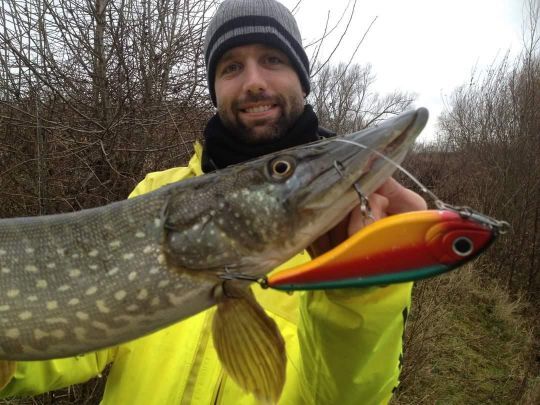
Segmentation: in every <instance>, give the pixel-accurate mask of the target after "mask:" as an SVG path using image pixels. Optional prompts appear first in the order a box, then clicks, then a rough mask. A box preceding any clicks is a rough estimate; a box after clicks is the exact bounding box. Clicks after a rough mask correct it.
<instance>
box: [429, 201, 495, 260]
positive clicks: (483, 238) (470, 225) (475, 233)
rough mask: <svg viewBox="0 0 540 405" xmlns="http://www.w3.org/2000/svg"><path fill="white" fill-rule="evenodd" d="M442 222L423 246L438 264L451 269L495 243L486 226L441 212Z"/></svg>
mask: <svg viewBox="0 0 540 405" xmlns="http://www.w3.org/2000/svg"><path fill="white" fill-rule="evenodd" d="M439 213H440V215H441V222H440V223H438V224H436V225H434V226H432V227H431V228H430V229H429V231H428V232H427V233H426V244H427V246H428V247H429V249H430V251H431V253H432V254H433V256H434V257H435V258H436V259H437V261H438V262H439V263H441V264H446V265H452V264H456V263H459V262H461V261H463V260H470V259H472V258H473V257H475V256H476V255H478V254H479V253H481V252H482V251H483V250H484V249H486V248H487V247H488V246H489V245H490V243H491V242H492V241H493V240H494V239H495V236H496V231H495V230H493V229H492V228H491V227H489V226H488V225H485V224H482V223H480V222H477V221H475V220H473V219H470V218H465V217H462V216H461V215H459V214H458V213H456V212H453V211H440V212H439Z"/></svg>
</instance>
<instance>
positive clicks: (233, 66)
mask: <svg viewBox="0 0 540 405" xmlns="http://www.w3.org/2000/svg"><path fill="white" fill-rule="evenodd" d="M239 70H240V65H239V64H238V63H230V64H228V65H227V66H224V67H223V69H221V74H223V75H226V74H230V73H235V72H238V71H239Z"/></svg>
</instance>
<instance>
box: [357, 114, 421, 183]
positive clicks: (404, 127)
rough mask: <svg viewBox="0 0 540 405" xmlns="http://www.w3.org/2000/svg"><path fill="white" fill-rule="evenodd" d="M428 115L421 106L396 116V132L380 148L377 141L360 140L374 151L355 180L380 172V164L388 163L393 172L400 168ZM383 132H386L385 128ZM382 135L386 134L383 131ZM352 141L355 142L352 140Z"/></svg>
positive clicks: (394, 123) (359, 180)
mask: <svg viewBox="0 0 540 405" xmlns="http://www.w3.org/2000/svg"><path fill="white" fill-rule="evenodd" d="M428 117H429V112H428V110H427V109H426V108H419V109H417V110H415V111H411V112H409V113H406V114H404V115H402V116H399V117H396V118H395V120H396V121H395V122H393V123H392V124H393V125H394V130H393V132H395V134H394V135H392V136H391V137H389V138H388V140H387V142H386V143H384V142H383V143H382V147H380V148H377V146H378V145H377V144H376V142H375V144H374V145H372V146H371V145H370V142H365V143H361V142H359V143H358V144H359V146H360V145H361V146H362V147H365V148H366V149H367V150H369V151H372V152H373V154H372V155H371V156H370V157H369V159H368V160H367V163H366V164H365V166H364V170H363V171H362V173H360V175H359V176H358V177H357V178H356V181H355V182H360V183H362V182H363V181H362V180H363V179H364V178H366V177H369V175H370V173H380V170H379V166H385V165H386V166H387V168H388V169H387V170H391V171H392V172H393V171H395V170H396V169H398V168H399V166H398V165H400V164H401V163H402V162H403V160H404V159H405V156H406V154H407V152H408V151H409V148H410V146H412V144H413V143H414V141H415V139H416V138H417V137H418V135H419V134H420V133H421V132H422V130H423V129H424V127H425V126H426V123H427V120H428ZM382 132H384V129H383V131H382ZM376 134H377V131H375V133H374V136H373V137H375V136H376ZM381 136H384V134H383V133H381ZM351 143H353V144H354V143H355V142H354V141H352V142H351ZM390 175H391V174H389V175H383V176H380V177H384V179H386V177H389V176H390ZM382 182H384V180H383V181H381V184H382ZM375 188H378V187H375ZM369 191H370V192H371V191H374V190H371V189H370V190H369Z"/></svg>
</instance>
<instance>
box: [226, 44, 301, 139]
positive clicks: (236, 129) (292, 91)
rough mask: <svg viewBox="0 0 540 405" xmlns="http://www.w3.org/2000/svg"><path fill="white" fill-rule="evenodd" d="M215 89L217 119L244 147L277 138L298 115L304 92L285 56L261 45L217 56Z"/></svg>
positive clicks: (236, 49)
mask: <svg viewBox="0 0 540 405" xmlns="http://www.w3.org/2000/svg"><path fill="white" fill-rule="evenodd" d="M215 91H216V100H217V107H218V114H219V116H220V118H221V121H222V122H223V124H224V125H225V126H226V127H227V128H229V129H230V130H231V131H232V132H233V134H235V135H237V136H238V137H239V138H241V139H242V140H243V141H244V142H247V143H258V142H265V141H270V140H273V139H276V138H279V137H280V136H281V135H282V134H284V133H285V132H286V131H287V130H288V129H289V128H290V127H291V126H292V125H293V124H294V122H295V121H296V120H297V119H298V117H299V116H300V114H302V112H303V111H304V97H305V93H304V92H303V90H302V86H301V84H300V79H299V78H298V75H297V74H296V71H295V70H294V68H293V67H292V65H291V63H290V61H289V58H287V56H286V55H285V54H284V53H283V52H281V51H279V50H277V49H275V48H271V47H268V46H265V45H261V44H254V45H245V46H239V47H236V48H232V49H230V50H229V51H227V52H226V53H225V54H224V55H223V56H222V57H221V59H220V60H219V62H218V64H217V67H216V77H215Z"/></svg>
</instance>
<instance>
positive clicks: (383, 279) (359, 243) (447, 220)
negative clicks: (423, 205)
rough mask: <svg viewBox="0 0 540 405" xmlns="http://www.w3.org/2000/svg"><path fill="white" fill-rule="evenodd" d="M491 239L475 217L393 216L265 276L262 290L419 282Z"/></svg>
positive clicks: (491, 231) (447, 213) (439, 213)
mask: <svg viewBox="0 0 540 405" xmlns="http://www.w3.org/2000/svg"><path fill="white" fill-rule="evenodd" d="M475 218H476V219H475ZM478 219H480V220H478ZM497 234H498V230H497V228H494V227H493V226H490V225H488V224H487V223H485V222H482V221H481V217H478V216H476V217H470V216H464V215H460V214H459V213H458V212H455V211H451V210H426V211H416V212H408V213H404V214H399V215H393V216H390V217H387V218H384V219H381V220H379V221H376V222H374V223H373V224H371V225H369V226H366V227H365V228H363V229H362V230H361V231H359V232H358V233H356V234H355V235H353V236H351V237H350V238H349V239H347V240H346V241H344V242H343V243H341V244H340V245H338V246H337V247H335V248H334V249H332V250H330V251H328V252H326V253H325V254H323V255H321V256H319V257H317V258H315V259H314V260H312V261H311V262H308V263H306V264H304V265H301V266H297V267H294V268H290V269H287V270H283V271H280V272H277V273H274V274H271V275H270V276H269V277H268V279H267V285H268V286H269V287H271V288H274V289H278V290H286V291H292V290H318V289H328V288H343V287H366V286H373V285H386V284H391V283H400V282H406V281H414V280H419V279H423V278H427V277H432V276H436V275H438V274H441V273H444V272H447V271H450V270H452V269H455V268H456V267H459V266H461V265H463V264H464V263H466V262H468V261H470V260H472V259H474V258H475V257H477V256H478V255H479V254H480V253H481V252H483V251H484V250H485V249H486V248H487V247H488V246H489V245H490V244H491V243H492V242H493V241H494V240H495V238H496V236H497Z"/></svg>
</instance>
